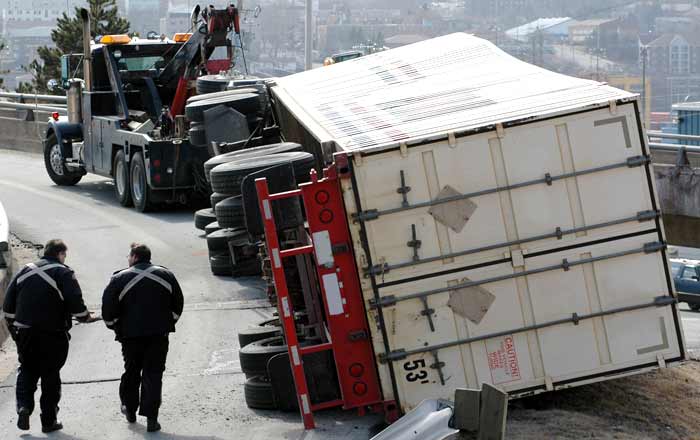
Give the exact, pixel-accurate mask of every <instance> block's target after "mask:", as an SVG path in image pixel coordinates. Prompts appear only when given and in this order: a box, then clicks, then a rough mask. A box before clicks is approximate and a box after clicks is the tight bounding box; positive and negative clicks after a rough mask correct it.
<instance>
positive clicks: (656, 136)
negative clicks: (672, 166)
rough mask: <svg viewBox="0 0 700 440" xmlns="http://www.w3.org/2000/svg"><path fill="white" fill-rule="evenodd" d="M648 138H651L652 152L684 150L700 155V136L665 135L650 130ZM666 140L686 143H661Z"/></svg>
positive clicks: (650, 146)
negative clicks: (692, 143)
mask: <svg viewBox="0 0 700 440" xmlns="http://www.w3.org/2000/svg"><path fill="white" fill-rule="evenodd" d="M647 136H648V137H649V148H650V149H651V150H652V151H654V150H656V151H668V152H678V150H680V149H682V148H684V149H685V151H686V152H688V153H700V136H697V135H692V134H675V133H664V132H661V131H655V130H648V131H647ZM664 139H666V140H668V139H672V140H675V141H683V142H686V143H676V144H671V143H668V142H660V141H662V140H664ZM688 142H694V143H697V145H691V144H687V143H688Z"/></svg>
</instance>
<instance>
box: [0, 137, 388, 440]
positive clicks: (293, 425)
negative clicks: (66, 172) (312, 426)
mask: <svg viewBox="0 0 700 440" xmlns="http://www.w3.org/2000/svg"><path fill="white" fill-rule="evenodd" d="M113 191H114V190H113V187H112V184H111V182H110V181H109V180H107V179H103V178H100V177H96V176H90V175H89V176H85V177H84V178H83V180H82V181H81V182H80V184H78V185H77V186H75V187H72V188H62V187H57V186H55V185H54V184H53V183H52V182H51V181H50V180H49V178H48V177H47V176H46V173H45V171H44V165H43V159H42V158H41V157H39V156H35V155H29V154H24V153H14V152H7V151H0V200H2V203H3V204H4V206H5V209H6V211H7V213H8V216H9V219H10V224H11V230H12V232H13V234H15V235H16V236H17V237H19V238H21V239H22V240H25V241H30V242H33V243H45V242H46V241H47V240H48V239H50V238H57V237H58V238H62V239H64V240H65V241H66V243H67V244H68V246H69V250H68V259H67V261H66V263H67V264H68V265H70V266H71V267H73V268H74V269H75V271H76V274H77V277H78V279H79V281H80V283H81V286H82V288H83V293H84V297H85V301H86V303H88V306H89V307H90V308H91V309H93V310H98V309H99V303H100V300H101V296H102V289H103V288H104V286H105V285H106V282H107V280H108V279H109V277H110V275H111V274H112V272H113V271H115V270H118V269H120V268H123V267H126V265H127V262H126V256H127V254H128V250H129V244H130V243H131V242H134V241H139V242H143V243H146V244H148V245H149V246H150V247H151V249H152V251H153V261H154V263H156V264H160V265H164V266H167V267H169V268H170V269H172V270H173V271H174V272H175V274H176V275H177V277H178V279H179V282H180V284H181V286H182V288H183V291H184V294H185V304H186V305H185V312H184V313H183V316H182V318H181V320H180V322H179V323H178V328H177V332H176V333H175V334H174V335H173V336H172V337H171V342H170V354H169V357H168V364H167V371H166V378H165V379H164V387H163V388H164V390H163V392H164V402H163V406H162V408H161V417H160V419H161V424H162V425H163V431H162V432H161V433H159V434H149V435H148V438H167V439H176V440H199V439H241V438H245V439H302V438H303V439H309V440H311V439H367V438H369V436H370V432H371V427H372V426H374V425H375V424H376V423H377V422H378V419H377V417H375V416H369V417H363V418H360V417H357V416H356V415H355V414H352V413H343V412H340V411H331V412H324V413H322V414H319V415H318V416H317V422H318V425H319V427H318V429H316V430H315V431H313V432H308V433H304V431H303V427H302V425H301V422H300V419H299V416H298V415H297V414H282V413H277V412H271V411H253V410H250V409H248V408H247V407H246V405H245V402H244V397H243V383H244V381H245V376H244V375H243V374H242V373H241V371H240V368H239V364H238V348H239V347H238V343H237V339H236V329H237V328H243V327H246V326H248V325H250V324H253V323H254V322H256V321H259V320H262V319H264V318H265V317H268V316H270V313H271V309H269V308H266V307H265V302H264V298H265V295H264V293H263V291H262V289H261V287H262V285H261V283H260V281H259V280H257V279H253V278H250V279H246V280H234V279H231V278H220V277H214V276H212V275H211V273H210V271H209V265H208V261H207V248H206V242H205V241H204V240H203V238H202V236H201V234H200V231H198V230H197V229H195V228H194V226H193V223H192V218H193V216H192V211H191V210H188V209H176V210H169V211H164V212H157V213H152V214H141V213H138V212H136V211H134V210H133V209H127V208H123V207H121V206H119V204H118V203H117V202H116V200H115V197H114V194H113ZM71 334H72V341H71V349H70V354H69V358H68V363H67V365H66V366H65V367H64V369H63V370H62V377H63V381H64V383H65V385H64V388H63V398H62V402H61V412H60V414H59V417H60V419H61V420H62V421H63V422H64V425H65V429H64V430H63V431H62V432H61V433H58V434H54V435H51V438H56V439H64V440H68V439H75V440H82V439H86V440H87V439H107V440H111V439H115V440H116V439H119V440H123V439H136V438H143V437H144V436H145V435H146V433H145V420H144V419H142V418H139V422H138V423H137V424H136V425H128V424H127V423H126V422H125V421H124V420H123V418H122V416H121V414H120V413H119V401H118V378H119V375H120V374H121V368H122V360H121V354H120V347H119V344H118V343H116V342H115V341H114V340H113V334H112V333H111V332H110V331H108V330H107V329H106V327H105V326H104V324H103V323H101V322H98V323H95V324H90V325H80V326H76V327H74V329H73V330H72V332H71ZM10 344H11V341H10ZM14 381H15V377H14V373H12V374H10V376H9V377H0V433H2V434H0V437H2V438H3V439H5V438H16V437H17V436H19V435H20V434H21V432H20V431H18V430H17V428H16V427H15V422H16V416H15V404H14ZM37 398H38V393H37ZM37 403H38V401H37ZM37 406H38V405H37ZM38 412H39V410H38V408H37V411H36V412H35V414H34V415H33V416H32V426H33V429H32V431H31V434H30V435H24V436H23V437H22V438H23V439H34V438H44V437H45V436H44V435H42V434H41V433H40V432H41V431H40V429H39V428H40V423H39V417H38Z"/></svg>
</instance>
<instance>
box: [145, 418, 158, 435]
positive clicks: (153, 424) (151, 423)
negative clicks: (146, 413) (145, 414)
mask: <svg viewBox="0 0 700 440" xmlns="http://www.w3.org/2000/svg"><path fill="white" fill-rule="evenodd" d="M146 431H148V432H156V431H160V423H158V419H157V418H155V417H149V418H148V423H147V424H146Z"/></svg>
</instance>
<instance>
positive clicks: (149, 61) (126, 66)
mask: <svg viewBox="0 0 700 440" xmlns="http://www.w3.org/2000/svg"><path fill="white" fill-rule="evenodd" d="M117 66H118V67H119V70H126V71H129V72H138V71H145V70H151V69H156V68H163V67H164V66H165V59H164V58H163V57H161V56H152V57H140V58H120V59H119V60H118V61H117Z"/></svg>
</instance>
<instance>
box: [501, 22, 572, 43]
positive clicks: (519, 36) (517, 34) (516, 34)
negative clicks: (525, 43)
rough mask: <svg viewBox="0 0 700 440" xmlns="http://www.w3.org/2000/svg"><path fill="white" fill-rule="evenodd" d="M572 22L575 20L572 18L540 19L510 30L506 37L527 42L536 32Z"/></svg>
mask: <svg viewBox="0 0 700 440" xmlns="http://www.w3.org/2000/svg"><path fill="white" fill-rule="evenodd" d="M572 20H573V19H572V18H571V17H551V18H538V19H537V20H535V21H531V22H530V23H526V24H524V25H522V26H517V27H514V28H512V29H508V30H507V31H506V35H508V36H509V37H510V38H513V39H515V40H526V39H527V38H528V37H529V36H530V35H532V34H533V33H534V32H537V31H544V30H547V29H549V28H552V27H555V26H559V25H560V24H564V23H567V22H570V21H572Z"/></svg>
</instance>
